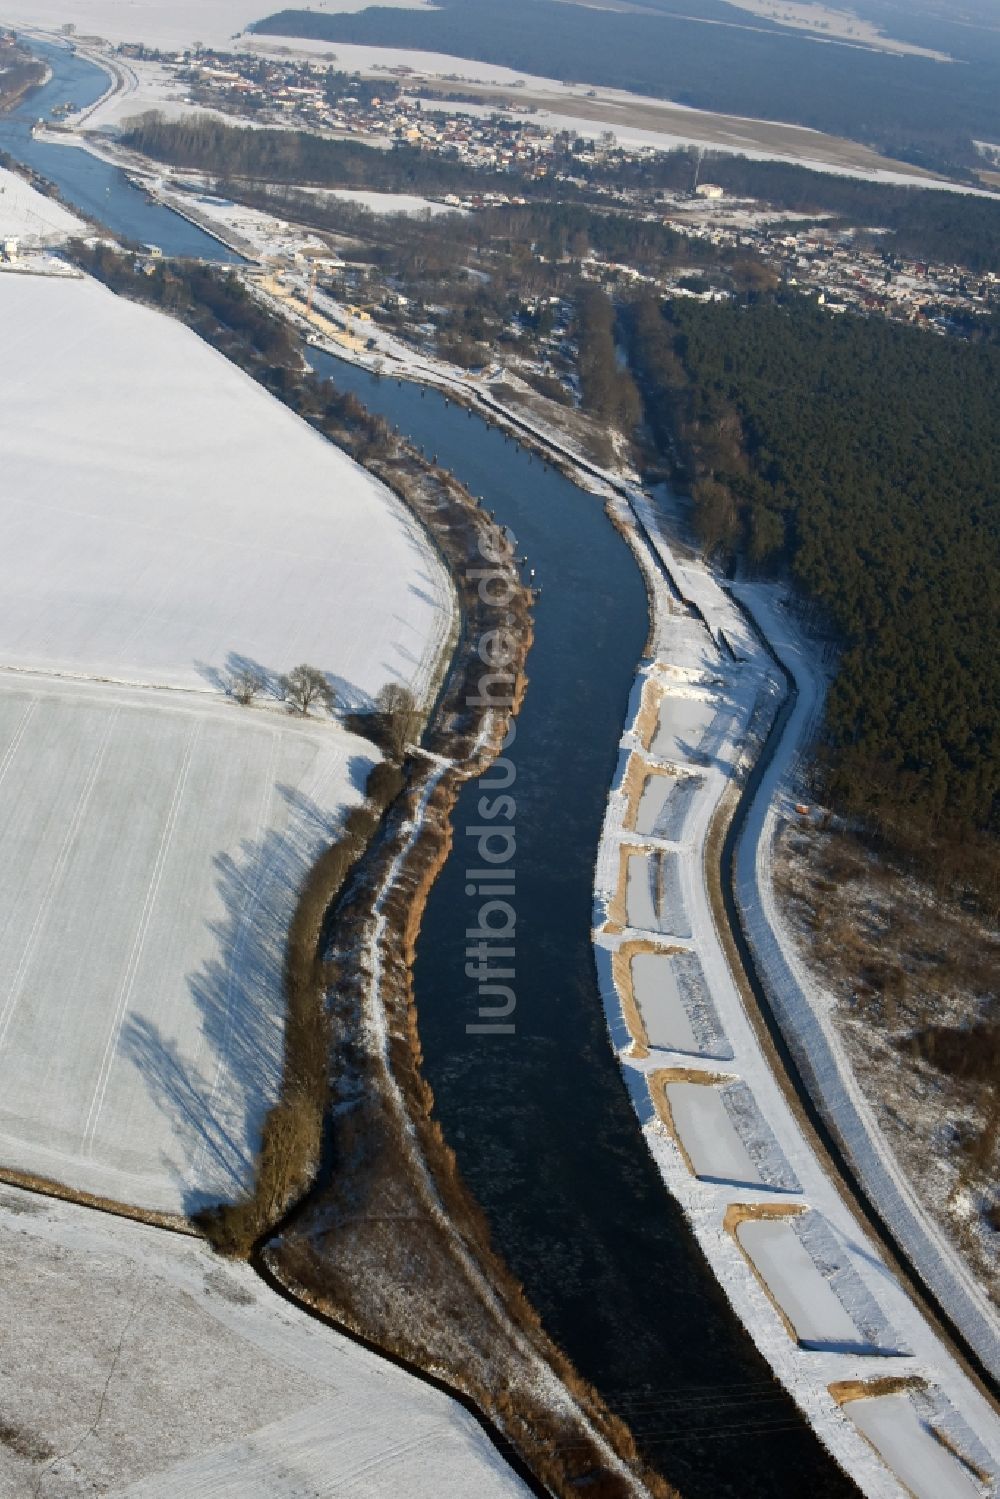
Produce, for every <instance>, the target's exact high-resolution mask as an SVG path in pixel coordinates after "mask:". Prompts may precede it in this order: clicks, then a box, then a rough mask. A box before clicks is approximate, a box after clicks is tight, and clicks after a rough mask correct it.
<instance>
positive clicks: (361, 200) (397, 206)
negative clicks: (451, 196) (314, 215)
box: [330, 187, 464, 218]
mask: <svg viewBox="0 0 1000 1499" xmlns="http://www.w3.org/2000/svg"><path fill="white" fill-rule="evenodd" d="M330 197H331V198H339V199H340V201H341V202H342V203H354V204H355V205H356V206H357V207H358V208H367V210H368V212H369V213H377V214H385V213H406V214H420V213H429V214H430V215H431V217H432V218H437V217H438V216H439V215H441V214H443V213H462V212H464V210H463V209H460V208H458V209H456V208H452V207H450V206H449V205H448V204H447V203H435V202H433V200H432V199H430V198H419V197H417V196H416V194H414V193H363V192H355V191H354V190H353V189H351V188H347V187H343V188H339V187H338V188H334V189H333V190H332V191H331V193H330Z"/></svg>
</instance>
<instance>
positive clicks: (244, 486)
mask: <svg viewBox="0 0 1000 1499" xmlns="http://www.w3.org/2000/svg"><path fill="white" fill-rule="evenodd" d="M0 319H2V326H3V330H4V363H3V368H2V369H0V402H2V410H3V413H4V420H3V425H2V428H0V471H2V473H3V477H4V485H3V494H2V506H0V540H2V545H0V667H12V666H13V667H19V668H24V667H31V668H35V669H43V670H46V671H52V672H62V673H69V674H79V675H84V676H88V677H95V676H99V677H100V676H104V677H113V678H114V679H116V680H119V681H127V682H132V683H139V684H143V685H149V684H154V685H157V686H168V687H183V688H188V689H190V688H200V689H202V690H208V689H209V687H210V686H211V685H212V673H213V672H215V671H217V670H219V669H221V668H222V667H223V666H224V665H225V663H226V660H227V658H228V657H229V656H230V655H232V654H234V653H235V654H238V655H241V656H245V657H251V658H253V659H254V660H255V661H257V662H259V663H260V664H261V665H262V666H264V667H265V668H266V669H267V670H268V671H270V672H283V671H288V670H289V669H290V668H291V667H292V666H295V665H296V664H297V663H298V662H300V661H303V660H305V661H310V662H312V663H313V664H314V665H316V666H318V667H320V668H321V669H323V670H324V671H327V672H329V673H330V674H331V676H332V677H333V678H334V680H335V682H336V683H337V684H338V685H339V687H340V690H341V691H342V693H343V695H344V696H345V697H347V698H348V699H350V700H352V701H355V702H364V701H365V700H366V699H368V698H369V697H371V696H372V695H374V694H375V693H376V692H377V691H378V689H379V688H380V687H381V686H382V685H383V684H384V683H385V682H386V681H389V680H395V679H398V680H404V681H407V682H410V683H411V684H413V685H415V686H416V687H417V688H418V689H420V688H424V687H426V686H427V685H428V683H429V680H430V676H431V673H432V671H433V668H434V663H435V660H436V653H437V647H438V645H439V644H440V643H441V639H442V636H443V632H444V631H446V630H447V626H448V618H447V606H448V600H449V587H448V584H447V582H446V580H445V577H444V574H443V572H442V569H441V567H440V566H439V564H438V563H437V561H436V560H435V554H434V552H433V551H432V549H431V548H430V547H429V545H428V543H427V541H426V539H425V537H424V535H423V532H422V531H421V530H420V528H419V527H418V525H417V524H416V522H415V521H414V520H413V519H412V518H411V517H410V516H409V514H408V513H407V512H406V511H404V509H403V507H402V506H401V505H400V504H399V502H398V501H396V500H395V499H394V498H393V497H392V496H390V495H389V494H388V492H387V491H386V490H385V489H384V488H383V486H382V485H380V484H379V483H378V482H377V481H376V480H375V479H373V478H371V477H370V476H369V475H367V474H365V473H364V472H363V471H362V470H360V469H359V468H358V467H357V466H356V465H355V464H354V463H352V462H351V460H350V459H348V458H347V457H346V456H345V455H344V454H342V453H341V452H339V451H338V450H337V449H336V448H334V447H332V446H331V445H330V444H329V443H327V442H326V441H324V439H323V438H321V437H320V436H319V435H318V434H317V433H315V432H313V431H312V430H311V429H310V428H309V427H307V426H306V425H305V424H304V423H302V422H301V421H299V420H298V419H297V418H296V417H295V416H293V415H292V414H291V412H289V411H287V410H286V409H285V408H284V407H282V406H281V405H280V404H279V403H278V402H276V401H274V400H273V399H272V398H271V397H270V396H269V395H268V394H267V393H266V392H265V391H264V390H262V389H261V387H260V386H258V385H257V384H255V383H254V382H253V381H252V380H250V379H249V378H248V377H246V376H244V375H243V374H241V373H240V372H239V371H238V370H236V369H235V368H234V367H233V366H232V365H230V364H229V362H228V361H227V360H225V359H224V358H223V357H222V356H221V355H219V354H216V353H214V352H213V351H212V350H210V349H209V348H208V347H207V346H206V345H205V344H204V343H203V342H202V341H201V340H200V339H198V338H196V337H195V336H194V335H193V334H191V333H189V332H188V331H187V330H186V329H184V328H182V327H181V326H180V325H179V324H177V323H175V322H173V321H172V320H170V319H169V318H166V317H163V316H160V315H158V314H156V313H154V312H151V311H149V310H147V309H144V308H141V307H138V306H135V305H134V304H132V303H129V302H124V301H122V300H120V299H118V298H115V297H113V296H112V295H111V294H110V293H109V292H107V291H105V290H104V289H103V288H101V287H99V286H97V285H96V284H95V283H93V282H80V281H63V282H54V281H42V280H39V279H32V280H30V281H29V280H27V279H26V278H20V277H17V278H14V277H10V278H7V279H5V280H3V281H2V283H0Z"/></svg>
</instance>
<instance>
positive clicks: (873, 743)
mask: <svg viewBox="0 0 1000 1499" xmlns="http://www.w3.org/2000/svg"><path fill="white" fill-rule="evenodd" d="M626 324H627V336H628V344H629V351H630V359H631V362H632V366H633V368H634V370H635V372H636V374H637V377H638V379H639V382H640V386H641V388H642V390H643V393H644V396H645V400H646V410H647V415H648V418H649V420H650V423H651V426H652V428H653V430H654V431H655V433H656V437H657V439H658V441H659V443H660V444H661V445H663V446H664V447H666V446H667V445H670V446H671V447H672V448H673V450H674V451H675V452H676V453H680V454H684V455H686V456H687V459H688V465H689V467H688V473H687V479H688V482H689V484H690V487H691V489H692V493H693V496H694V499H695V512H696V518H697V520H698V523H699V525H700V528H701V532H702V538H703V542H704V545H705V547H706V549H707V550H708V551H710V552H713V553H715V554H716V555H718V556H719V557H721V558H723V559H726V560H728V561H732V560H734V559H735V558H737V557H740V558H742V559H744V562H745V563H746V564H747V565H749V566H750V567H752V568H756V569H760V570H764V571H773V572H782V573H788V574H790V575H791V577H792V578H793V579H794V580H795V582H796V583H797V584H798V586H799V588H800V589H801V590H802V592H803V593H804V594H805V595H806V596H807V597H808V598H809V599H811V600H812V601H814V603H815V605H816V606H817V607H818V609H819V611H820V617H821V620H822V621H823V623H824V625H825V627H826V628H828V629H829V630H830V631H831V632H832V633H833V634H834V636H835V638H836V639H837V640H838V641H839V643H840V646H841V656H840V665H839V670H838V674H837V677H836V681H835V683H834V686H833V688H832V691H831V693H830V697H829V701H828V708H827V718H826V740H827V745H826V751H827V777H828V782H827V789H828V791H829V794H830V795H831V797H832V798H833V799H834V801H835V803H836V804H838V805H839V806H840V807H842V808H843V809H845V810H848V811H851V812H854V813H859V814H861V815H863V816H864V818H865V819H867V820H868V822H869V823H870V824H871V825H873V826H874V827H876V828H878V829H880V830H881V831H882V832H883V833H885V834H886V836H887V837H888V838H889V839H890V840H891V841H892V842H893V843H894V844H895V845H896V846H897V848H901V849H910V850H912V851H914V852H917V851H919V848H920V847H921V846H922V847H924V848H926V846H927V845H928V841H931V842H933V843H934V844H935V845H936V846H939V847H940V846H943V845H944V844H950V845H956V844H964V846H965V849H966V853H967V860H966V862H967V864H968V866H969V868H970V869H971V868H972V866H973V865H975V864H976V859H977V857H978V855H977V848H980V849H981V848H982V847H986V846H988V845H989V846H992V847H994V849H995V845H992V839H993V838H995V835H996V834H997V833H998V832H1000V802H998V792H1000V598H998V591H997V586H996V584H997V577H998V576H1000V426H998V424H997V421H996V407H995V399H996V391H997V389H998V388H1000V349H997V348H996V347H995V346H990V345H969V344H965V343H962V342H960V341H958V340H956V339H937V338H933V337H931V336H929V335H927V334H926V333H922V332H920V331H917V330H913V329H908V328H902V327H899V326H897V325H894V324H890V323H885V322H881V321H875V320H873V321H865V320H861V319H855V318H841V319H835V318H831V317H829V316H828V315H826V314H825V313H824V312H822V311H821V310H820V309H818V308H817V307H816V306H815V304H810V303H809V302H807V301H806V300H805V299H804V298H799V297H785V298H778V299H763V300H759V301H758V302H756V303H755V304H754V305H751V306H749V307H741V306H737V305H733V304H729V305H712V306H703V305H698V304H693V303H690V302H675V303H672V304H668V305H667V306H666V308H663V307H661V305H660V303H659V302H657V301H655V300H652V299H650V300H647V301H640V302H637V303H635V304H634V305H633V306H632V307H631V308H630V309H629V310H628V313H627V317H626ZM977 840H985V842H984V843H977ZM990 864H991V856H988V857H986V860H985V865H983V866H979V865H977V866H976V868H977V873H976V874H975V875H974V876H970V878H975V879H977V880H978V879H979V877H980V875H981V873H982V867H985V868H989V867H990ZM993 867H994V868H995V865H994V866H993ZM993 899H995V891H994V892H993Z"/></svg>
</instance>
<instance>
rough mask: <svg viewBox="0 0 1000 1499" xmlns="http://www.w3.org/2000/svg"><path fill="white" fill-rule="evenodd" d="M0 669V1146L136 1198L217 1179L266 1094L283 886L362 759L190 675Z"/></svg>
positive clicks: (235, 1161) (38, 1168) (26, 1164)
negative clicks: (196, 686) (104, 676)
mask: <svg viewBox="0 0 1000 1499" xmlns="http://www.w3.org/2000/svg"><path fill="white" fill-rule="evenodd" d="M17 681H18V685H17V686H16V687H11V686H10V685H9V683H8V682H5V683H4V684H3V685H2V687H0V826H2V827H3V829H4V831H3V840H2V848H3V855H4V858H3V863H2V866H0V867H2V871H3V872H2V874H0V1161H2V1163H3V1164H4V1165H6V1166H10V1167H15V1168H17V1169H18V1170H21V1171H27V1172H30V1173H33V1174H35V1175H38V1176H42V1177H48V1178H52V1179H55V1180H57V1181H61V1182H65V1183H67V1184H69V1185H71V1186H73V1187H74V1188H75V1189H77V1190H80V1191H84V1192H88V1193H91V1194H93V1195H95V1196H100V1197H105V1198H112V1199H114V1200H115V1201H119V1202H127V1203H130V1204H132V1205H133V1206H136V1207H140V1208H146V1209H151V1210H156V1211H164V1212H171V1211H172V1212H185V1211H187V1212H191V1211H194V1210H196V1209H197V1208H199V1207H201V1206H203V1205H204V1204H205V1203H207V1202H217V1201H220V1200H222V1199H229V1198H232V1197H234V1196H237V1195H239V1194H240V1193H241V1192H242V1191H244V1190H246V1189H247V1188H248V1187H249V1186H250V1184H251V1181H252V1173H253V1156H254V1151H255V1149H256V1145H257V1141H258V1139H259V1133H260V1126H261V1124H262V1121H263V1116H264V1113H265V1111H266V1109H267V1108H268V1107H269V1105H270V1104H272V1103H273V1102H274V1101H275V1099H276V1097H277V1089H278V1081H279V1078H280V1069H281V1057H282V1041H283V1015H282V993H283V991H282V965H283V960H284V939H285V934H286V932H287V930H288V925H289V922H290V920H291V916H292V912H293V910H294V906H295V898H296V893H297V891H298V888H299V886H300V885H301V883H302V881H303V879H304V877H305V874H306V872H307V871H308V869H309V868H310V866H311V864H312V863H313V862H314V861H315V859H316V858H317V857H318V855H319V853H320V852H321V851H322V849H323V848H324V847H325V846H326V845H327V844H328V843H330V842H332V840H333V838H334V837H335V836H336V830H337V822H338V818H337V809H338V808H339V807H340V806H342V805H343V804H345V803H346V802H348V801H357V800H358V799H359V796H360V790H361V788H362V787H363V783H364V778H365V775H366V774H367V770H368V768H370V766H371V764H372V763H373V761H374V759H375V758H376V756H375V754H374V752H373V751H372V749H371V746H368V745H366V744H365V743H364V741H361V740H357V739H355V738H354V737H353V736H351V735H348V734H345V733H343V732H342V731H340V730H338V729H336V728H334V727H333V726H332V725H327V724H321V723H319V722H317V721H315V720H313V721H311V722H309V723H304V722H303V723H298V722H295V721H294V720H292V719H290V718H289V717H288V716H287V715H286V714H284V713H280V714H279V713H270V712H266V711H257V712H254V711H253V710H246V711H243V710H240V709H237V708H236V707H235V706H233V705H230V704H226V703H224V702H222V701H221V700H220V701H219V704H218V707H217V708H214V711H212V710H211V709H208V708H206V707H205V706H203V705H202V704H201V703H200V702H199V701H198V698H197V697H196V696H195V695H194V694H191V695H188V694H180V693H179V694H166V693H145V694H143V693H139V692H128V691H127V690H120V689H114V688H108V687H103V688H102V687H95V686H92V685H91V684H80V685H71V684H69V683H65V684H63V683H55V684H52V683H46V681H45V679H43V678H36V679H33V680H32V679H27V678H24V679H21V678H18V679H17ZM213 707H214V704H213Z"/></svg>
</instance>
